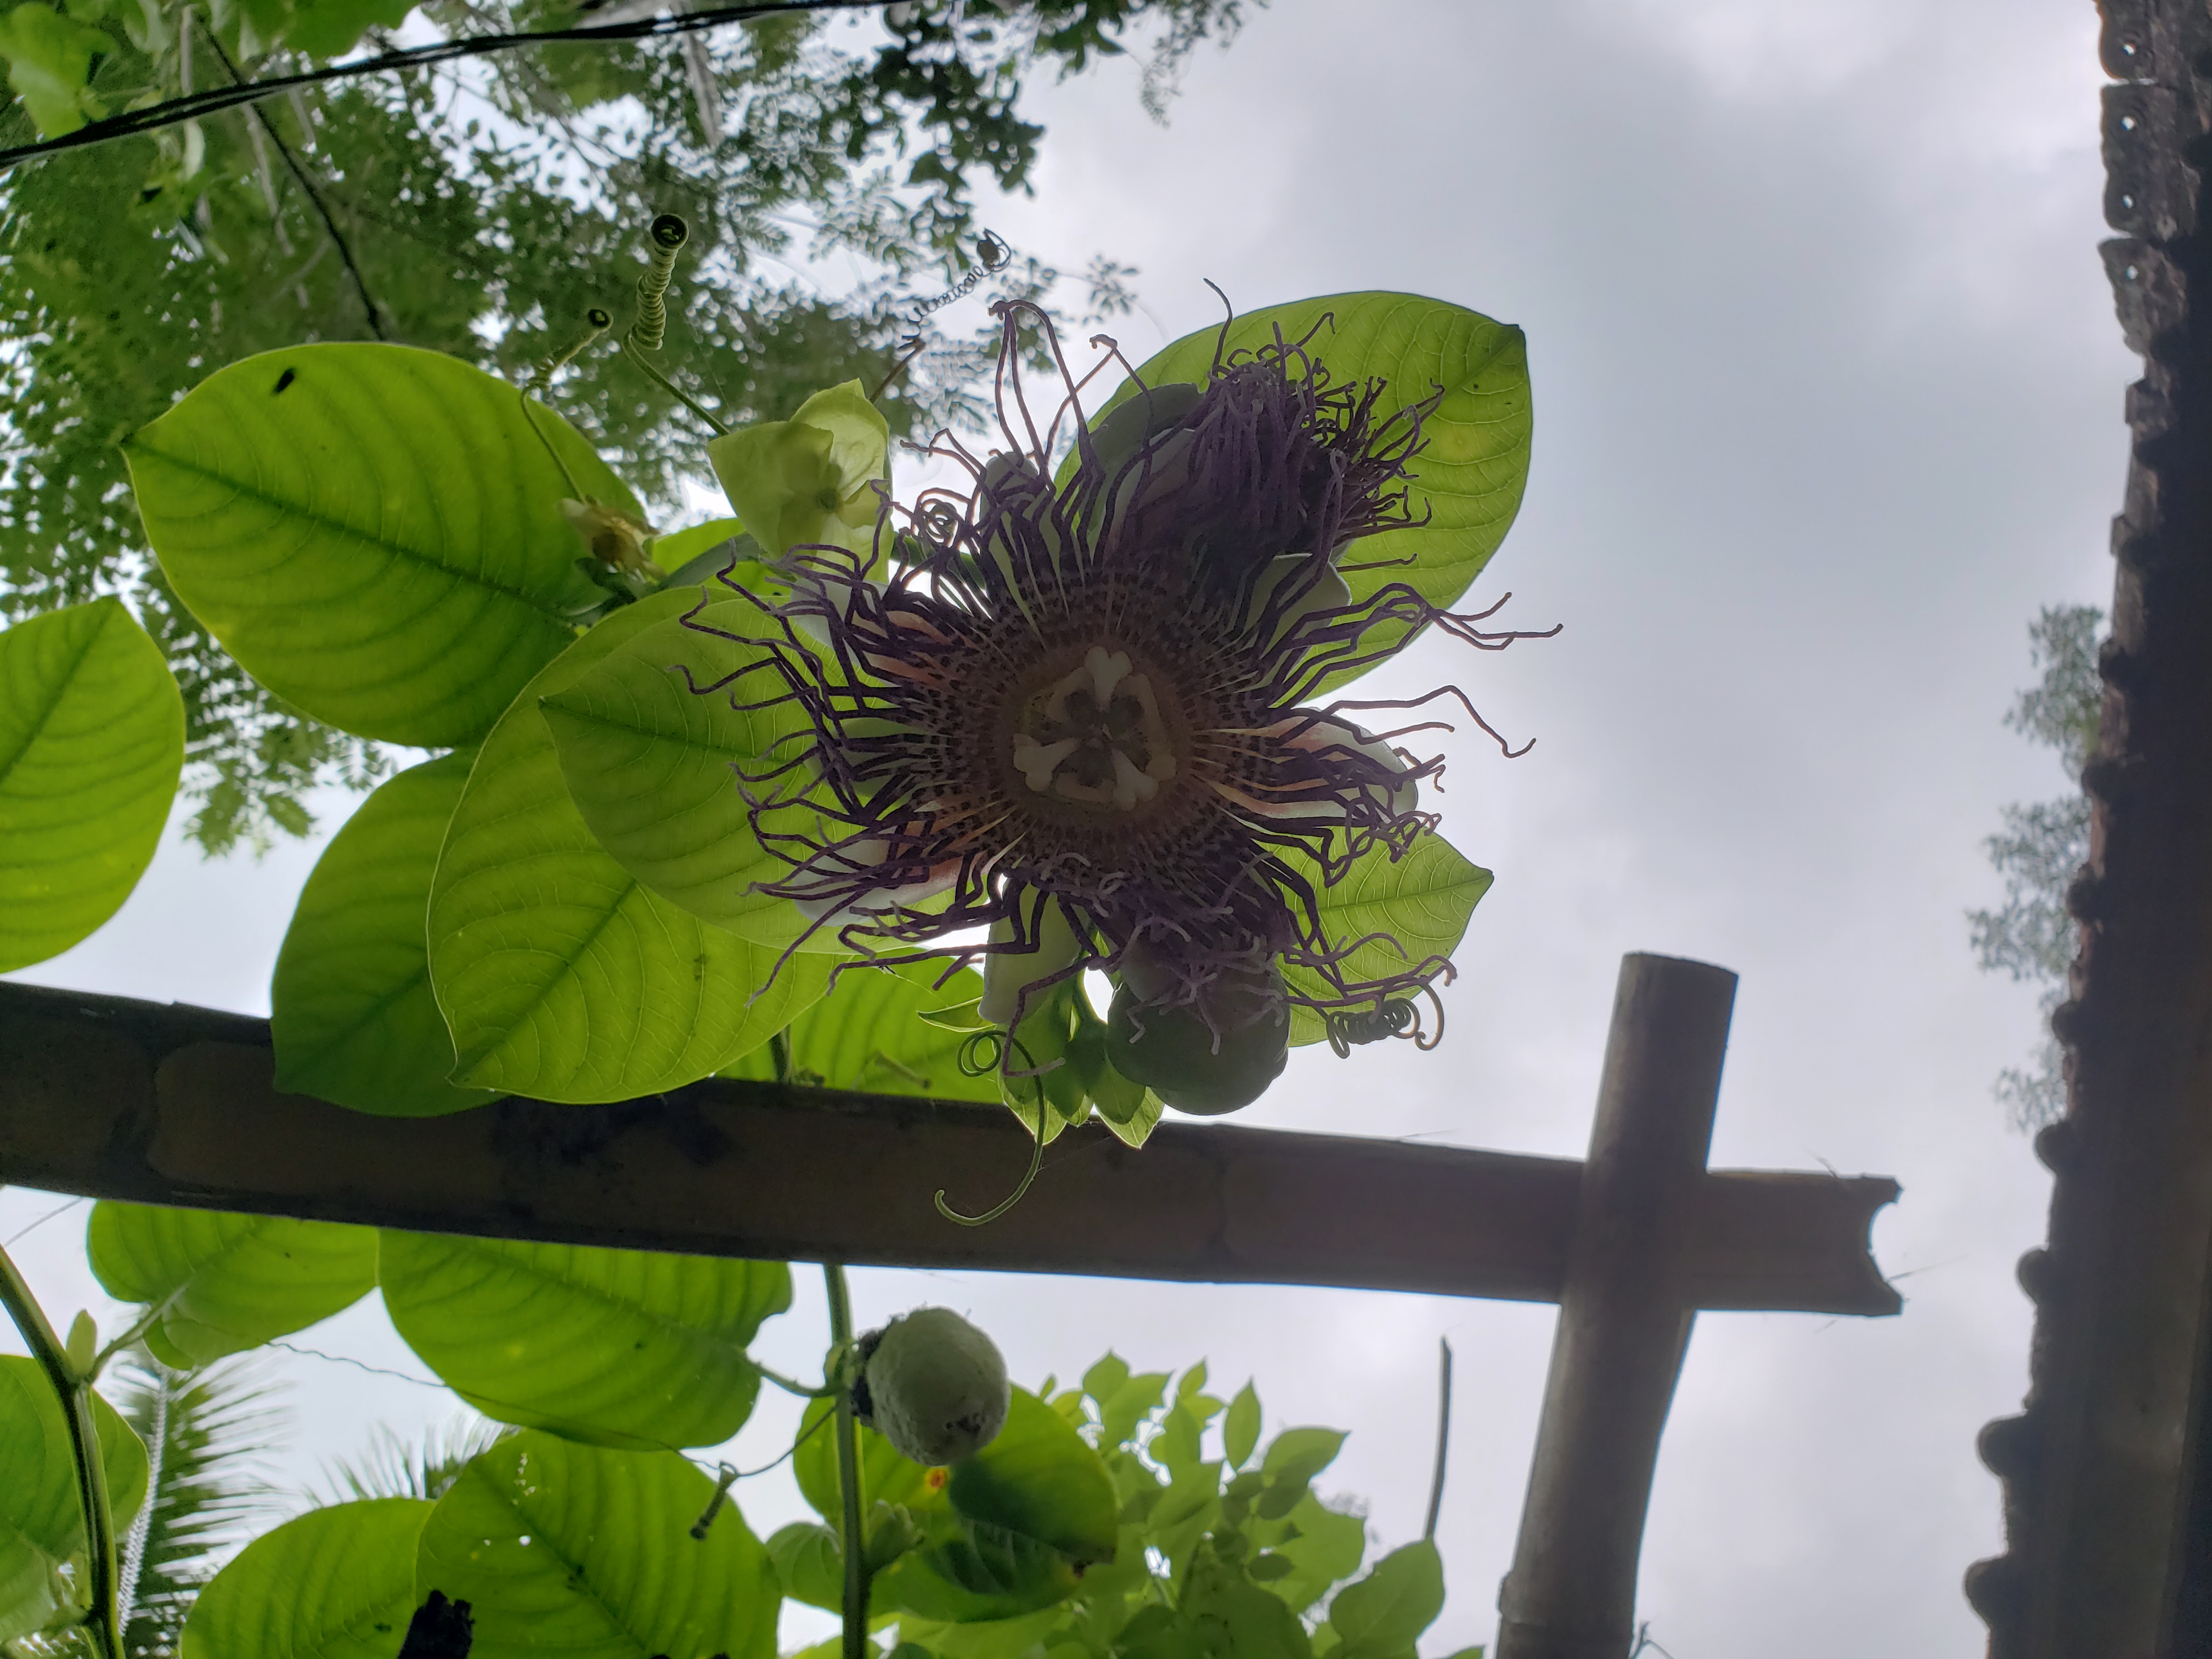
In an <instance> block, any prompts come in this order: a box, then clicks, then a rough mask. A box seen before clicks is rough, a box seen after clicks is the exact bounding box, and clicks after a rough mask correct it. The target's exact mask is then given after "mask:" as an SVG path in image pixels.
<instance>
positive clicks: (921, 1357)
mask: <svg viewBox="0 0 2212 1659" xmlns="http://www.w3.org/2000/svg"><path fill="white" fill-rule="evenodd" d="M860 1347H861V1352H862V1353H863V1355H864V1356H865V1360H866V1364H865V1367H864V1369H863V1370H862V1372H861V1389H860V1390H856V1395H858V1396H859V1398H860V1399H864V1400H865V1401H866V1409H865V1411H864V1413H863V1416H864V1418H865V1419H866V1421H867V1422H868V1423H869V1425H870V1426H872V1428H873V1429H874V1430H875V1431H876V1432H877V1433H878V1434H880V1435H881V1436H883V1437H884V1439H886V1440H888V1441H890V1443H891V1444H892V1445H893V1446H894V1447H896V1449H898V1451H899V1452H900V1453H901V1454H902V1455H904V1456H907V1457H910V1458H912V1459H913V1460H914V1461H915V1462H917V1463H921V1464H925V1465H927V1466H928V1467H931V1468H935V1467H936V1466H937V1465H939V1464H941V1463H957V1462H960V1461H961V1460H962V1459H963V1458H966V1457H973V1456H974V1455H975V1454H976V1453H977V1452H979V1451H981V1449H983V1448H984V1447H986V1446H987V1445H989V1444H990V1443H991V1442H992V1441H993V1440H994V1438H996V1437H997V1436H998V1432H999V1431H1000V1429H1002V1428H1004V1427H1005V1426H1006V1408H1007V1407H1008V1406H1009V1405H1011V1404H1012V1400H1013V1395H1012V1390H1011V1389H1009V1387H1008V1386H1007V1383H1006V1360H1005V1359H1004V1358H1001V1357H1000V1352H999V1350H998V1347H997V1346H996V1345H995V1344H994V1343H993V1342H992V1340H991V1339H990V1338H989V1337H987V1336H986V1335H984V1334H983V1333H982V1332H981V1331H979V1330H977V1329H976V1328H975V1327H974V1326H973V1325H970V1324H969V1322H967V1321H966V1320H964V1319H963V1318H962V1317H961V1316H959V1315H958V1314H957V1313H955V1312H953V1311H952V1310H951V1309H950V1308H916V1309H915V1310H913V1311H912V1312H911V1313H905V1314H901V1315H900V1316H898V1317H897V1318H896V1319H894V1320H892V1321H891V1322H890V1324H888V1325H886V1326H884V1328H883V1329H882V1330H880V1331H871V1332H870V1333H869V1334H867V1335H866V1336H864V1337H862V1338H861V1339H860Z"/></svg>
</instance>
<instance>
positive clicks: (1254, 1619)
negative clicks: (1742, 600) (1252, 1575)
mask: <svg viewBox="0 0 2212 1659" xmlns="http://www.w3.org/2000/svg"><path fill="white" fill-rule="evenodd" d="M1177 1611H1178V1612H1179V1613H1182V1616H1183V1617H1184V1618H1185V1619H1187V1620H1189V1621H1190V1623H1191V1624H1192V1625H1193V1626H1195V1628H1196V1630H1197V1632H1198V1638H1199V1641H1200V1644H1201V1645H1202V1646H1203V1648H1204V1649H1205V1651H1206V1653H1207V1654H1208V1655H1210V1656H1212V1659H1311V1655H1312V1652H1313V1644H1312V1643H1311V1642H1310V1640H1309V1639H1308V1638H1307V1636H1306V1632H1305V1626H1303V1625H1301V1624H1300V1623H1299V1622H1298V1616H1297V1614H1296V1613H1292V1612H1291V1610H1290V1608H1289V1607H1285V1606H1284V1604H1283V1602H1282V1601H1281V1600H1280V1599H1279V1597H1277V1596H1274V1595H1270V1594H1269V1593H1268V1592H1267V1590H1265V1589H1261V1587H1260V1586H1259V1585H1257V1584H1255V1583H1252V1581H1251V1580H1250V1579H1249V1578H1248V1577H1245V1575H1244V1573H1243V1571H1242V1570H1241V1569H1240V1568H1239V1567H1237V1565H1235V1564H1234V1563H1232V1562H1230V1561H1228V1560H1225V1559H1223V1557H1222V1555H1221V1553H1220V1552H1218V1550H1216V1549H1214V1548H1212V1547H1210V1546H1209V1547H1201V1548H1200V1550H1199V1551H1198V1552H1197V1554H1196V1556H1195V1558H1194V1559H1193V1561H1192V1563H1191V1567H1190V1571H1189V1573H1188V1575H1187V1577H1185V1579H1184V1581H1183V1586H1182V1596H1181V1598H1180V1602H1179V1605H1178V1607H1177Z"/></svg>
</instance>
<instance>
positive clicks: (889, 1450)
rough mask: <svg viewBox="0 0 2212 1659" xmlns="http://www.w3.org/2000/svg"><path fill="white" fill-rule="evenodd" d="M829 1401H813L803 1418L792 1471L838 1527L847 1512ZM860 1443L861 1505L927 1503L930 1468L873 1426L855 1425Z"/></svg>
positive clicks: (867, 1507) (821, 1513)
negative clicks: (841, 1492)
mask: <svg viewBox="0 0 2212 1659" xmlns="http://www.w3.org/2000/svg"><path fill="white" fill-rule="evenodd" d="M832 1409H833V1408H832V1406H831V1402H830V1401H827V1400H816V1401H809V1402H808V1404H807V1407H806V1410H805V1413H804V1415H803V1416H802V1417H801V1419H800V1421H799V1434H798V1437H797V1445H798V1449H797V1450H795V1451H794V1452H793V1453H792V1455H791V1472H792V1474H793V1476H794V1477H795V1478H796V1479H797V1480H798V1481H799V1496H801V1497H802V1498H805V1500H806V1501H807V1502H808V1503H809V1504H811V1505H812V1506H813V1509H814V1512H815V1513H816V1514H817V1515H818V1516H821V1517H822V1518H823V1520H824V1521H827V1522H829V1524H830V1525H831V1526H833V1527H835V1526H837V1525H839V1524H840V1523H841V1517H842V1516H843V1514H844V1510H843V1507H842V1504H840V1502H839V1500H838V1496H837V1431H836V1426H835V1425H824V1424H823V1419H824V1418H826V1417H828V1416H829V1414H830V1413H831V1410H832ZM853 1434H854V1444H855V1446H857V1447H858V1449H859V1451H860V1507H861V1508H862V1509H864V1510H871V1511H872V1510H874V1508H875V1506H876V1505H877V1504H909V1505H913V1504H927V1503H928V1502H930V1501H931V1498H932V1495H933V1492H935V1491H936V1490H938V1489H939V1488H941V1487H942V1486H943V1484H944V1483H943V1482H942V1481H941V1480H940V1481H939V1482H938V1483H937V1485H936V1486H934V1487H933V1486H932V1485H931V1482H930V1480H929V1471H928V1470H927V1469H925V1468H922V1467H921V1464H919V1463H917V1462H915V1461H914V1460H913V1459H911V1458H909V1457H906V1456H903V1455H901V1454H900V1453H899V1451H898V1450H897V1449H896V1448H894V1447H893V1446H892V1444H891V1443H890V1441H888V1440H886V1439H884V1437H883V1436H881V1435H879V1434H878V1433H877V1432H876V1431H874V1430H873V1429H871V1428H867V1427H865V1426H862V1425H854V1431H853Z"/></svg>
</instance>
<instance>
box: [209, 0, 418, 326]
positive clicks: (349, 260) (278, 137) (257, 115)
mask: <svg viewBox="0 0 2212 1659" xmlns="http://www.w3.org/2000/svg"><path fill="white" fill-rule="evenodd" d="M191 28H192V12H191V7H189V6H187V7H186V8H185V15H184V26H183V33H184V35H185V38H186V39H190V38H191ZM208 45H210V46H213V47H214V48H215V55H216V58H220V59H221V60H222V67H223V70H224V72H225V73H226V74H228V76H230V80H231V84H232V85H233V86H234V87H242V86H244V85H245V84H246V77H245V76H242V75H240V73H239V72H238V65H237V64H234V63H232V62H231V61H230V54H229V53H228V52H225V51H224V50H223V49H222V41H220V40H216V36H215V31H214V30H213V29H210V30H209V31H208ZM246 113H247V116H248V118H250V119H252V120H254V121H257V122H258V123H260V125H261V130H262V131H264V132H265V133H267V134H268V135H269V142H270V143H272V144H274V145H276V153H277V154H278V155H281V156H283V158H284V165H285V166H286V167H289V168H291V170H292V177H293V178H295V179H297V180H298V181H299V185H300V188H301V190H303V191H307V199H308V200H309V201H310V202H312V203H313V204H315V211H316V212H317V213H318V214H319V215H320V216H322V221H323V229H324V230H325V232H326V233H327V234H329V236H330V239H331V246H332V247H335V248H336V249H337V251H338V258H340V259H341V260H342V261H343V262H344V264H345V268H346V275H347V276H350V277H352V278H353V291H354V292H355V293H356V294H357V295H360V296H361V308H362V310H363V311H365V312H367V313H368V331H369V332H370V333H371V334H374V336H376V337H377V338H378V339H380V340H381V339H383V338H385V337H386V335H385V332H384V319H383V317H382V316H381V315H380V313H378V311H377V309H376V301H374V300H373V299H371V298H370V297H369V293H368V278H367V277H366V276H362V274H361V266H360V264H358V263H356V260H355V258H354V257H353V246H352V245H351V244H350V243H349V242H348V241H347V240H346V239H345V234H344V233H343V232H342V231H341V230H339V228H338V222H337V220H336V219H334V218H332V217H331V209H330V204H329V203H327V202H325V201H324V200H323V195H322V192H321V191H319V190H317V189H316V188H315V181H314V180H313V179H310V178H308V177H307V167H305V166H303V165H302V164H301V161H300V158H299V157H298V156H297V155H294V154H293V153H292V147H291V145H289V144H288V143H285V142H284V135H283V133H281V132H279V131H276V123H275V122H274V121H271V120H270V118H269V117H268V115H267V114H266V113H265V112H264V111H263V109H262V107H261V106H260V105H258V104H255V105H253V106H252V107H251V108H250V109H249V110H248V111H247V112H246Z"/></svg>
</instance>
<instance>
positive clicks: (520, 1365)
mask: <svg viewBox="0 0 2212 1659" xmlns="http://www.w3.org/2000/svg"><path fill="white" fill-rule="evenodd" d="M378 1282H379V1284H380V1285H381V1287H382V1289H383V1291H384V1305H385V1308H386V1310H387V1311H388V1312H389V1313H390V1314H391V1316H392V1324H393V1325H395V1326H396V1327H398V1331H399V1334H400V1335H401V1336H402V1337H403V1338H404V1339H405V1340H406V1342H407V1346H410V1348H412V1349H414V1350H415V1352H416V1355H417V1356H418V1357H419V1358H421V1359H422V1363H423V1364H426V1365H428V1367H429V1368H430V1369H431V1370H434V1371H435V1372H436V1373H437V1374H438V1376H440V1377H441V1379H443V1380H444V1381H445V1382H446V1383H448V1384H449V1385H451V1386H452V1388H453V1389H454V1391H455V1392H457V1393H458V1394H459V1395H461V1397H462V1398H463V1399H465V1400H466V1401H468V1402H469V1403H470V1404H471V1405H472V1406H474V1407H476V1408H477V1410H478V1411H481V1412H483V1413H484V1414H485V1415H486V1416H487V1417H492V1418H496V1419H498V1420H499V1421H501V1422H502V1423H517V1424H521V1425H525V1426H526V1427H532V1428H542V1429H549V1430H551V1431H554V1432H555V1433H557V1434H561V1435H565V1436H567V1437H569V1438H572V1439H576V1440H585V1441H591V1442H595V1443H600V1444H604V1445H611V1446H623V1447H628V1448H631V1449H641V1448H653V1447H678V1446H712V1445H718V1444H720V1443H721V1442H723V1441H725V1440H726V1439H728V1438H729V1437H731V1436H732V1435H733V1434H735V1433H736V1432H737V1431H738V1429H739V1427H741V1426H742V1425H744V1420H745V1419H746V1418H747V1417H749V1416H750V1415H751V1413H752V1408H753V1400H754V1397H755V1395H757V1394H758V1393H759V1391H760V1373H759V1371H758V1370H756V1369H755V1368H754V1366H753V1364H752V1362H751V1361H750V1360H749V1359H747V1358H745V1345H746V1344H747V1343H749V1342H750V1341H751V1340H752V1339H753V1336H754V1334H755V1333H756V1332H757V1331H758V1330H759V1329H760V1326H761V1322H762V1321H763V1319H766V1318H768V1317H769V1316H770V1315H772V1314H777V1313H781V1312H782V1311H783V1310H785V1309H786V1308H787V1307H789V1306H790V1305H791V1270H790V1269H789V1268H788V1267H785V1266H784V1264H783V1263H781V1261H732V1260H730V1259H727V1258H724V1257H717V1256H697V1255H670V1254H667V1253H665V1252H662V1251H655V1250H602V1249H586V1248H585V1247H583V1246H581V1245H574V1244H530V1243H519V1242H514V1241H510V1240H507V1239H492V1238H463V1237H454V1236H450V1235H447V1234H442V1233H403V1232H392V1231H387V1232H386V1233H384V1234H383V1235H382V1242H381V1249H380V1259H379V1262H378Z"/></svg>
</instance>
